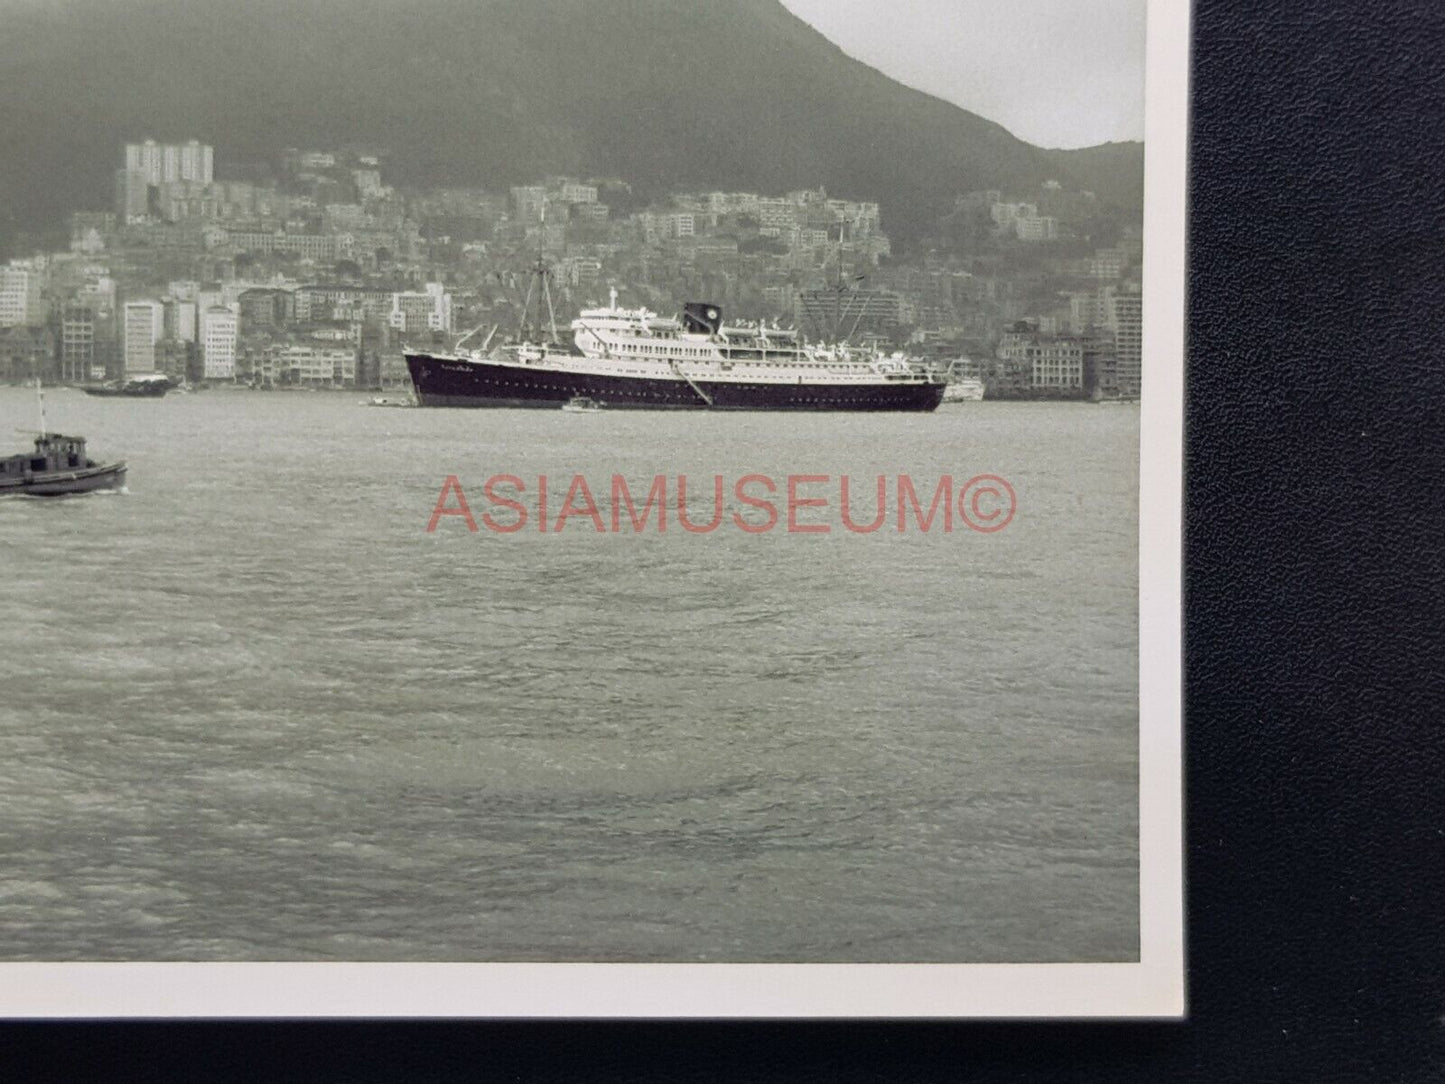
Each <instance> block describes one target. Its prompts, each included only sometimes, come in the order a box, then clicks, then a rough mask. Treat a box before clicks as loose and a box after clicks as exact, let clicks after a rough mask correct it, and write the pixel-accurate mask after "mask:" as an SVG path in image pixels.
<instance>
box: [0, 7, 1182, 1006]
mask: <svg viewBox="0 0 1445 1084" xmlns="http://www.w3.org/2000/svg"><path fill="white" fill-rule="evenodd" d="M1187 23H1188V6H1187V4H1184V3H1175V2H1167V0H1014V2H1004V0H899V2H895V3H889V4H883V3H878V2H876V0H528V2H526V3H522V2H517V0H0V102H3V103H4V105H3V107H0V554H3V570H0V1016H7V1017H128V1016H143V1017H166V1016H214V1017H248V1016H249V1017H268V1016H287V1017H295V1016H327V1017H337V1016H476V1017H653V1018H657V1017H1022V1016H1028V1017H1048V1016H1068V1017H1086V1016H1119V1017H1130V1016H1132V1017H1154V1018H1173V1017H1179V1016H1180V1015H1182V1014H1183V1013H1184V1011H1185V1005H1184V992H1183V991H1184V952H1183V944H1184V930H1183V921H1184V920H1183V909H1182V885H1183V871H1182V854H1181V850H1182V847H1181V832H1182V827H1181V799H1180V780H1181V763H1180V689H1181V685H1180V605H1181V602H1180V577H1181V573H1180V562H1181V551H1180V538H1179V533H1180V516H1181V498H1180V470H1181V451H1180V448H1181V439H1182V436H1181V433H1182V408H1183V392H1182V387H1183V320H1184V317H1183V312H1184V296H1183V293H1184V272H1183V267H1184V175H1185V166H1184V147H1185V128H1186V124H1187V63H1186V59H1185V58H1186V49H1187V29H1188V27H1187Z"/></svg>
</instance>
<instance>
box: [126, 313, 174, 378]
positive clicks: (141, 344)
mask: <svg viewBox="0 0 1445 1084" xmlns="http://www.w3.org/2000/svg"><path fill="white" fill-rule="evenodd" d="M122 313H123V316H122V320H121V341H122V344H123V348H124V354H123V357H124V361H125V371H126V372H127V373H153V372H155V371H156V343H158V342H160V340H161V337H162V336H163V335H164V334H165V307H164V306H163V305H162V304H161V303H160V302H159V301H153V300H151V299H149V298H146V299H141V300H137V301H127V302H126V303H125V307H124V308H123V309H122Z"/></svg>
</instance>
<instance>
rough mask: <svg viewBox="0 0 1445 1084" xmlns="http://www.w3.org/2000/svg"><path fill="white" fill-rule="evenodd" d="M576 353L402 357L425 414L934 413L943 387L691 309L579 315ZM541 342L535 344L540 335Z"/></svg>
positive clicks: (704, 308)
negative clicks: (576, 409) (462, 410)
mask: <svg viewBox="0 0 1445 1084" xmlns="http://www.w3.org/2000/svg"><path fill="white" fill-rule="evenodd" d="M572 333H573V345H572V347H571V348H570V349H569V348H567V347H564V346H562V345H560V344H559V343H556V342H549V343H545V344H542V345H537V344H535V343H516V344H510V345H506V346H501V347H498V348H496V349H494V350H492V351H491V352H485V351H478V352H465V353H464V352H460V351H458V352H453V353H430V352H423V351H415V352H408V353H407V354H406V363H407V368H408V370H409V371H410V373H411V379H412V384H413V386H414V387H415V389H416V398H417V402H418V404H419V405H421V406H424V407H544V408H552V409H559V408H561V407H562V406H563V405H564V404H566V403H568V402H570V401H572V400H573V399H576V398H578V397H584V398H587V399H592V400H595V401H596V402H597V403H599V404H601V405H605V406H607V407H611V408H623V409H641V410H658V409H673V410H791V411H839V410H847V411H930V410H935V409H937V407H938V404H939V403H940V402H941V401H942V399H943V392H944V387H945V384H944V380H943V378H942V376H940V375H938V374H935V373H931V372H919V371H917V370H915V369H913V368H911V367H910V366H909V365H908V364H907V363H906V362H904V361H903V360H901V359H897V358H878V357H874V356H872V355H870V354H867V353H865V352H854V351H853V350H851V349H849V348H847V347H837V348H820V347H815V346H809V345H807V344H805V343H803V342H802V341H801V339H800V338H799V336H798V334H797V332H795V331H793V330H790V329H785V328H778V327H768V326H766V325H764V324H761V323H758V324H742V323H740V324H735V325H726V324H724V323H723V321H722V317H721V314H720V313H719V311H718V309H717V308H716V307H715V306H713V305H709V304H705V303H701V302H693V303H689V304H688V305H686V306H684V310H683V314H682V319H681V320H680V321H679V320H675V319H666V318H659V317H658V316H657V315H656V314H655V313H651V312H649V311H647V310H646V309H624V308H619V307H618V305H617V294H616V291H615V290H614V291H613V294H612V303H611V305H610V306H609V307H606V308H596V309H584V310H583V311H582V313H581V315H580V316H579V317H578V318H577V319H576V320H574V321H572ZM538 337H539V338H540V336H538Z"/></svg>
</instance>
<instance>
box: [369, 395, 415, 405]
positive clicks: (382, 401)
mask: <svg viewBox="0 0 1445 1084" xmlns="http://www.w3.org/2000/svg"><path fill="white" fill-rule="evenodd" d="M361 405H362V406H387V407H410V406H416V403H415V402H414V401H412V400H411V399H410V398H406V399H398V398H395V397H394V396H386V395H377V396H373V397H372V398H370V399H364V400H362V403H361Z"/></svg>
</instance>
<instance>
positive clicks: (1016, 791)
mask: <svg viewBox="0 0 1445 1084" xmlns="http://www.w3.org/2000/svg"><path fill="white" fill-rule="evenodd" d="M362 398H364V396H363V395H360V394H349V395H348V394H340V393H319V392H318V393H309V394H308V393H300V392H296V393H269V394H268V393H259V392H247V391H231V390H225V391H221V390H217V391H206V392H202V393H196V394H190V395H180V394H172V395H170V396H168V397H166V398H165V399H159V400H138V399H94V398H89V397H86V396H84V395H83V394H81V393H80V392H79V391H78V390H66V389H55V390H52V391H47V395H46V401H47V407H48V411H49V421H50V424H51V426H52V427H54V428H56V429H59V430H61V431H62V432H73V433H77V434H80V435H83V436H85V437H86V438H87V439H88V441H89V451H90V453H91V455H92V456H93V457H95V458H96V459H98V460H102V461H108V460H110V459H113V458H124V459H125V460H127V461H128V463H129V468H130V473H129V482H128V489H127V491H126V492H122V493H118V494H114V495H93V496H86V497H79V498H65V499H57V500H50V501H47V500H41V499H34V498H13V499H6V500H4V501H0V554H3V566H4V568H3V574H0V958H3V959H6V960H57V961H61V960H201V961H219V960H415V961H434V960H455V961H532V960H539V961H541V960H556V961H563V960H586V961H623V960H626V961H766V962H785V961H796V962H824V961H843V962H871V961H890V962H926V961H938V962H954V961H965V962H992V961H1011V962H1012V961H1041V962H1058V961H1077V960H1091V961H1123V960H1133V959H1137V958H1138V917H1137V911H1138V887H1139V885H1138V880H1139V876H1138V847H1137V835H1138V811H1137V804H1138V780H1137V774H1138V761H1137V745H1138V710H1137V691H1138V681H1137V669H1138V661H1137V660H1138V634H1137V618H1138V604H1137V573H1138V560H1137V558H1138V553H1137V510H1138V509H1137V487H1138V451H1137V449H1138V436H1139V426H1138V423H1139V415H1138V410H1137V408H1136V407H1135V406H1120V405H1093V404H1084V403H1077V404H1075V403H994V402H970V403H959V404H946V405H945V406H944V407H942V408H941V409H940V410H939V411H938V412H937V413H933V414H917V415H903V414H880V415H847V414H818V415H785V414H753V413H745V414H713V413H654V412H625V411H608V410H602V411H598V412H595V413H589V414H573V413H566V412H563V411H560V410H557V411H540V410H536V411H524V410H500V411H465V410H421V409H410V410H407V409H369V408H364V407H362V406H361V405H359V400H360V399H362ZM33 425H34V393H33V391H27V390H26V389H24V388H0V427H3V429H4V431H5V432H8V433H12V434H13V431H14V430H15V429H16V428H17V427H24V426H33ZM24 440H25V438H24V437H21V436H19V435H12V437H11V438H9V443H10V444H13V445H14V450H20V448H21V445H22V444H23V442H24ZM986 473H987V474H995V475H998V476H1001V477H1002V478H1004V479H1007V481H1008V482H1009V484H1010V485H1011V486H1012V487H1013V489H1014V492H1015V493H1016V495H1017V511H1016V515H1015V516H1014V518H1013V520H1012V521H1011V522H1010V523H1009V524H1008V525H1007V527H1006V528H1004V529H1002V530H999V531H995V532H991V533H981V532H978V531H974V530H970V529H967V527H966V526H965V525H963V524H962V523H960V522H959V521H958V519H957V517H956V516H955V519H954V523H953V530H952V531H945V530H943V529H942V527H941V525H940V523H939V522H938V521H937V520H936V521H935V522H934V524H933V526H932V528H931V529H930V530H927V531H923V530H920V529H917V526H916V523H915V522H911V523H910V529H909V530H907V531H905V532H902V533H900V532H899V531H897V530H896V529H895V526H896V524H895V520H894V515H893V511H892V509H891V508H890V512H889V517H888V520H887V522H886V523H885V526H884V528H883V529H880V530H878V531H876V532H873V533H869V534H856V533H852V532H850V531H847V530H845V529H843V527H842V526H841V524H840V520H839V517H838V513H837V511H836V508H834V509H829V508H823V507H817V506H812V507H809V508H807V509H806V510H805V513H804V514H803V515H802V516H800V518H802V519H805V520H806V521H807V522H810V523H817V524H830V525H831V528H832V529H831V530H830V531H829V532H828V533H797V532H789V531H787V530H786V523H785V521H786V511H785V510H784V511H783V514H782V518H783V520H784V522H782V523H780V524H779V525H778V527H777V528H776V529H774V530H771V531H766V532H762V533H749V532H746V531H743V530H741V529H738V528H736V527H733V526H726V525H725V526H724V527H722V528H720V529H719V530H717V531H714V532H712V533H708V534H694V533H691V532H688V531H685V530H680V529H678V527H677V525H676V524H675V522H670V523H669V524H668V528H667V530H665V531H661V532H659V531H657V530H656V528H655V526H653V527H651V528H649V529H646V530H643V531H642V532H635V531H633V530H632V529H631V527H630V525H629V524H627V521H626V519H625V518H624V520H623V524H624V526H625V527H626V529H625V530H624V531H622V532H619V533H613V532H611V531H610V530H608V531H604V532H600V533H599V532H598V531H597V530H595V528H594V526H593V523H592V521H591V520H590V519H589V518H587V517H574V518H570V519H569V520H567V521H566V523H565V526H564V529H563V530H562V531H560V532H546V533H543V532H540V531H537V530H535V529H534V528H533V527H532V526H530V525H529V526H528V527H527V528H526V529H523V530H521V531H518V532H516V533H511V534H501V533H497V532H494V531H491V530H488V529H487V528H486V527H485V526H483V527H482V528H481V529H480V530H478V531H477V532H476V533H473V532H472V531H470V530H469V529H468V527H467V524H466V523H465V520H464V517H460V516H447V517H443V518H441V519H440V520H439V521H438V523H437V525H436V530H435V531H433V532H428V530H427V526H428V521H429V520H430V519H431V517H432V513H433V510H434V508H435V506H436V505H437V502H438V496H439V494H440V491H441V489H442V486H443V482H444V480H445V479H446V478H447V477H448V476H456V477H457V479H458V480H459V482H460V484H461V486H462V487H463V488H464V491H465V496H466V498H467V500H468V502H469V504H470V506H471V510H472V511H473V513H474V515H475V517H477V518H479V517H480V513H481V511H482V510H483V509H485V508H490V507H491V506H490V505H489V504H488V502H487V501H486V499H485V497H484V496H483V492H482V490H483V484H484V483H485V481H486V480H487V478H488V477H489V476H492V475H496V474H510V475H515V476H517V477H518V478H520V479H522V480H523V481H524V483H525V485H526V486H527V492H528V493H532V492H533V490H534V487H535V483H536V480H537V479H538V477H539V476H542V475H546V476H547V477H548V478H549V485H550V486H551V488H552V494H553V495H552V497H551V510H552V512H551V514H552V517H553V518H555V517H556V515H557V511H558V508H559V507H560V504H561V500H562V497H563V494H564V492H565V489H566V487H567V485H568V482H569V481H570V480H571V479H572V478H573V477H574V476H575V475H582V476H584V477H585V478H586V479H587V481H588V482H589V483H590V484H591V488H592V490H593V491H594V493H596V494H597V496H598V499H599V502H600V503H601V504H602V505H603V509H602V514H603V516H604V518H610V513H609V511H608V509H609V508H610V503H609V501H608V500H607V499H606V498H607V493H606V490H607V487H608V481H609V479H610V478H611V477H612V475H614V474H618V475H622V476H623V477H624V478H626V479H627V480H628V482H629V484H630V488H631V489H632V491H633V492H634V493H635V494H637V495H638V496H639V498H640V496H641V495H642V494H643V493H645V492H646V490H647V487H648V484H649V482H650V481H651V479H652V478H653V477H654V476H655V475H659V474H661V475H666V476H667V477H668V478H669V479H673V478H675V477H676V476H677V475H679V474H685V475H687V477H688V480H689V486H690V487H692V486H694V485H696V488H697V490H698V499H700V500H701V502H702V503H701V505H699V510H698V512H697V514H696V515H695V516H694V517H693V518H694V520H701V521H703V522H706V521H707V520H708V519H709V513H710V511H711V502H712V493H711V479H712V478H713V476H714V475H722V476H723V477H724V478H725V479H726V480H727V485H728V493H727V505H728V509H729V512H731V511H732V510H734V509H735V508H736V507H737V506H738V505H737V502H736V501H735V500H734V498H733V496H732V491H731V486H732V483H733V480H735V479H738V478H740V477H742V476H745V475H748V474H761V475H766V476H768V477H770V478H771V479H773V480H775V482H776V484H777V486H778V487H779V494H778V496H777V497H775V498H774V500H775V501H777V502H778V503H779V504H780V505H781V504H782V503H783V493H782V490H783V488H784V487H785V484H786V478H787V476H788V475H826V476H828V478H829V479H830V481H829V482H828V483H810V484H809V486H808V489H807V493H808V495H809V496H815V495H816V496H818V497H822V498H826V499H828V500H829V501H830V502H832V503H834V504H836V496H837V481H838V479H839V477H840V476H842V475H847V476H849V478H850V479H851V481H852V483H853V491H854V497H853V501H854V504H855V508H856V510H855V513H854V518H855V520H867V519H870V518H871V515H870V514H869V513H871V511H872V504H873V500H874V493H873V488H874V485H875V479H876V477H877V476H878V475H880V474H881V475H884V476H885V477H886V478H887V479H888V485H889V490H888V494H889V501H890V504H891V502H892V501H893V500H894V499H895V497H894V493H895V491H894V488H893V487H894V484H895V483H894V480H895V479H896V478H897V477H898V476H899V475H908V476H909V477H910V478H911V479H912V481H913V483H914V485H915V486H916V488H917V491H918V492H919V494H920V499H921V500H922V501H923V503H924V505H925V510H926V505H927V502H928V500H929V499H930V497H931V495H932V494H933V492H934V488H935V485H936V483H937V482H938V481H939V479H940V478H941V476H943V475H949V476H951V477H952V478H953V479H954V480H955V481H957V482H960V483H961V482H962V481H963V480H965V479H968V478H970V477H972V476H974V475H979V474H986ZM450 503H451V505H452V506H453V507H454V506H455V501H454V500H452V501H450ZM639 511H640V500H639ZM498 518H500V517H498Z"/></svg>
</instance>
